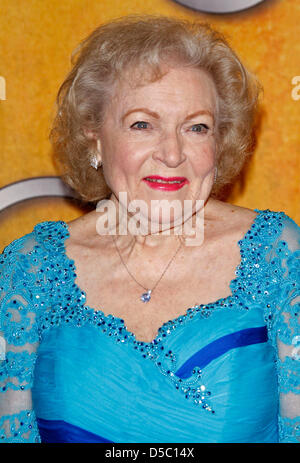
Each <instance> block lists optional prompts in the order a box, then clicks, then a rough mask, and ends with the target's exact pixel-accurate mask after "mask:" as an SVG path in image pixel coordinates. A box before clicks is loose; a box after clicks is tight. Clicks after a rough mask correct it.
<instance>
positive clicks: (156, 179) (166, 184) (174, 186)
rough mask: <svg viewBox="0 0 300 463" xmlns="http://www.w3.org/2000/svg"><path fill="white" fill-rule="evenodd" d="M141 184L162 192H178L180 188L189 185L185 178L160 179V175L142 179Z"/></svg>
mask: <svg viewBox="0 0 300 463" xmlns="http://www.w3.org/2000/svg"><path fill="white" fill-rule="evenodd" d="M143 182H145V183H146V184H147V185H148V186H149V187H150V188H153V189H155V190H163V191H176V190H180V188H182V187H183V186H184V185H186V184H187V183H189V181H188V179H187V178H186V177H161V176H160V175H150V176H149V177H144V178H143Z"/></svg>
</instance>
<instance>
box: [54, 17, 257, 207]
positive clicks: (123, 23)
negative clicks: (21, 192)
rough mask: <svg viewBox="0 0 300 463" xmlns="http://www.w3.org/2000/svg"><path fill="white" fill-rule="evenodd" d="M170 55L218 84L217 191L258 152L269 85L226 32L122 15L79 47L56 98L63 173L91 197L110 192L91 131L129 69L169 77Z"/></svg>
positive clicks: (58, 151)
mask: <svg viewBox="0 0 300 463" xmlns="http://www.w3.org/2000/svg"><path fill="white" fill-rule="evenodd" d="M166 60H169V61H171V62H172V61H173V62H174V61H175V62H176V63H178V64H180V65H183V66H191V67H193V68H199V69H202V70H205V71H207V72H208V73H209V75H210V76H211V77H212V79H213V82H214V84H215V88H216V90H217V95H218V117H217V126H216V127H215V136H216V141H217V158H216V159H217V167H218V176H217V179H216V182H215V183H214V186H213V189H212V192H211V194H212V196H215V197H218V194H219V192H220V191H221V190H222V188H223V187H224V185H227V184H229V183H231V182H232V181H233V179H234V178H235V177H236V176H237V175H238V174H239V172H240V171H241V169H242V167H243V165H244V163H245V161H246V159H247V157H248V156H249V154H251V152H252V151H253V148H254V143H253V140H254V138H253V127H254V122H255V115H256V111H257V106H258V97H259V93H260V91H261V90H262V87H261V85H260V83H259V82H258V80H257V78H256V77H255V76H254V75H253V74H252V73H250V72H249V71H248V70H247V69H246V68H245V67H244V66H243V64H242V63H241V61H240V59H239V58H238V56H237V55H236V53H235V52H234V51H233V50H232V48H231V47H230V45H229V44H228V41H227V39H226V38H225V37H224V35H223V34H221V33H220V32H218V31H216V30H214V29H212V27H211V26H210V25H209V24H207V23H197V22H194V23H191V22H188V21H184V20H179V19H173V18H168V17H163V16H127V17H122V18H119V19H116V20H114V21H112V22H109V23H107V24H104V25H101V26H99V27H97V28H96V29H95V30H94V31H93V32H92V33H91V34H90V35H89V36H88V37H87V38H86V39H85V40H83V41H82V42H81V43H80V44H79V46H78V47H77V48H76V49H75V50H74V51H73V53H72V57H71V63H72V65H73V68H72V69H71V71H70V72H69V74H68V75H67V77H66V79H65V80H64V82H63V83H62V85H61V86H60V88H59V91H58V95H57V98H56V106H57V113H56V116H55V118H54V122H53V126H52V129H51V132H50V141H51V143H52V146H53V151H54V155H55V158H56V160H57V161H58V164H59V167H60V169H61V175H62V178H63V179H64V181H65V182H66V183H67V184H68V185H69V186H71V187H72V188H73V189H74V190H75V191H76V192H77V193H78V194H79V196H80V198H81V199H82V200H83V201H88V202H89V201H90V202H93V201H99V200H101V199H104V198H105V197H108V196H109V194H110V190H109V188H108V187H107V185H106V183H105V178H104V176H103V172H102V169H99V170H95V169H94V168H92V167H91V164H90V161H91V156H92V154H93V152H95V140H93V139H91V137H89V136H88V135H87V133H88V132H90V133H97V131H99V128H100V127H101V124H102V123H103V119H104V117H105V108H106V107H107V104H108V102H109V101H110V99H111V98H112V95H113V93H114V89H115V87H116V86H117V85H118V82H120V80H121V79H124V76H125V75H126V73H127V71H128V70H132V71H135V70H140V71H141V75H142V76H143V84H146V83H147V80H148V81H149V79H150V80H151V81H154V80H156V79H159V78H160V77H161V76H162V71H161V65H162V64H163V63H166ZM145 71H146V72H145ZM149 75H151V77H150V78H149Z"/></svg>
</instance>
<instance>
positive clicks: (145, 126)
mask: <svg viewBox="0 0 300 463" xmlns="http://www.w3.org/2000/svg"><path fill="white" fill-rule="evenodd" d="M148 127H149V124H148V122H144V121H137V122H135V123H134V124H132V125H131V126H130V128H131V129H136V130H143V129H148Z"/></svg>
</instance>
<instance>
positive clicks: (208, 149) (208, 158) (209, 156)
mask: <svg viewBox="0 0 300 463" xmlns="http://www.w3.org/2000/svg"><path fill="white" fill-rule="evenodd" d="M193 165H194V169H195V172H196V174H200V175H205V174H207V173H208V172H210V171H211V170H212V169H213V168H214V166H215V148H214V145H213V144H209V145H206V146H202V147H201V150H199V151H198V152H196V153H195V156H194V157H193Z"/></svg>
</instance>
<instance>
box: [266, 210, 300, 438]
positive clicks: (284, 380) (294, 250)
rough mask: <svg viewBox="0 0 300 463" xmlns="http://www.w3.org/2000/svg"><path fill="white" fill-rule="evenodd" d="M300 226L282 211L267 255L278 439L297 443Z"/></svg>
mask: <svg viewBox="0 0 300 463" xmlns="http://www.w3.org/2000/svg"><path fill="white" fill-rule="evenodd" d="M299 244H300V228H299V227H298V226H297V224H296V223H295V222H294V221H293V220H292V219H291V218H289V217H288V216H286V215H285V214H283V220H282V232H281V233H280V236H279V238H278V239H277V242H276V245H275V246H274V248H273V250H272V253H271V254H270V255H269V258H270V265H271V266H272V268H273V272H272V274H273V282H274V285H275V288H276V290H275V298H274V301H275V302H274V306H273V310H272V314H270V315H269V319H272V325H271V326H272V329H271V335H272V339H273V344H274V347H275V350H276V352H277V371H278V387H279V417H278V426H279V442H296V443H297V442H300V379H299V373H300V331H299V318H300V287H299V276H300V249H299Z"/></svg>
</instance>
